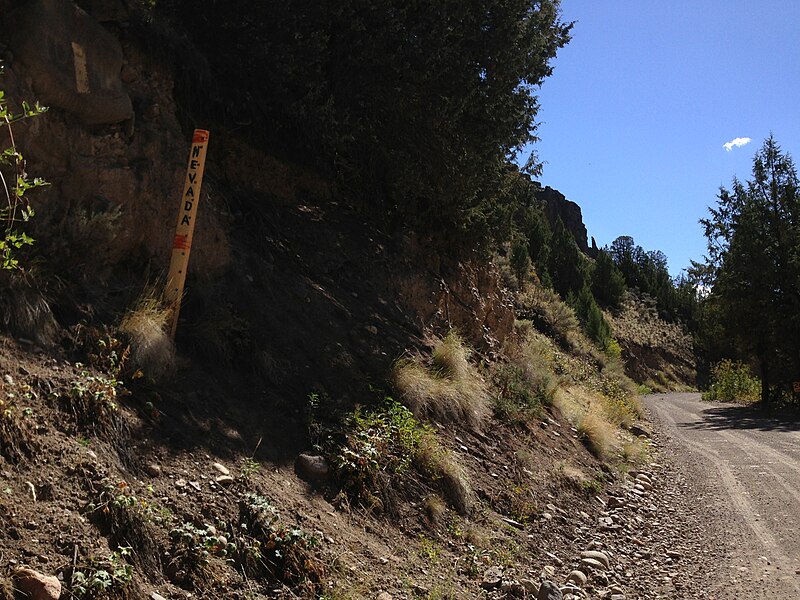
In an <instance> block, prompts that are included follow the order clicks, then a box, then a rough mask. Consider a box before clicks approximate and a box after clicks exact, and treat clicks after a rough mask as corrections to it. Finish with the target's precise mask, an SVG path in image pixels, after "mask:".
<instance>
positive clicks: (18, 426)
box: [0, 385, 36, 464]
mask: <svg viewBox="0 0 800 600" xmlns="http://www.w3.org/2000/svg"><path fill="white" fill-rule="evenodd" d="M30 393H31V392H30V388H29V387H28V386H25V385H23V386H21V387H20V388H15V389H9V388H6V389H5V391H4V392H0V456H3V457H4V458H5V459H6V460H8V461H9V462H11V463H12V464H16V463H19V462H20V461H22V460H23V459H24V458H26V457H29V456H31V455H32V454H33V452H34V451H35V449H36V442H35V438H34V436H33V426H32V422H33V419H32V417H33V413H32V411H30V409H28V408H26V407H24V406H20V405H19V400H20V394H22V395H23V397H24V395H25V394H30Z"/></svg>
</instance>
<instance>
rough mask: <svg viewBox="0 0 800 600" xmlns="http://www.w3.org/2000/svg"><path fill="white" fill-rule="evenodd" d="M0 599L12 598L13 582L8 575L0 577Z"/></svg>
mask: <svg viewBox="0 0 800 600" xmlns="http://www.w3.org/2000/svg"><path fill="white" fill-rule="evenodd" d="M0 600H14V584H13V583H11V579H9V578H8V577H5V576H2V577H0Z"/></svg>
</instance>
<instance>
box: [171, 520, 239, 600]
mask: <svg viewBox="0 0 800 600" xmlns="http://www.w3.org/2000/svg"><path fill="white" fill-rule="evenodd" d="M169 537H170V541H171V545H170V549H169V551H168V555H169V563H168V564H167V568H166V571H167V574H168V575H169V576H170V578H171V579H172V580H173V581H175V582H176V583H179V584H181V585H188V586H190V587H192V588H193V589H204V588H206V587H207V586H208V585H210V584H211V582H213V580H214V572H215V569H214V566H213V565H212V562H211V561H212V559H213V558H215V557H216V558H221V559H227V558H228V556H229V555H230V554H231V553H232V552H234V551H235V549H236V548H235V546H234V545H232V544H230V543H229V542H228V539H227V537H225V536H224V535H220V534H219V533H218V532H217V528H216V527H214V526H213V525H203V526H201V527H198V526H197V525H195V524H194V523H191V522H184V523H181V524H180V525H178V526H177V527H175V528H173V529H172V530H171V531H170V532H169Z"/></svg>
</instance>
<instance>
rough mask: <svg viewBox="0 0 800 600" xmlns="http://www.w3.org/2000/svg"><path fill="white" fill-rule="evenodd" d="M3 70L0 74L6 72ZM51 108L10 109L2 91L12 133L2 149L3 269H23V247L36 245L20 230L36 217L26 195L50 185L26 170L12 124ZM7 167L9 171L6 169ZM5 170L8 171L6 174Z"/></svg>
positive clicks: (5, 124) (3, 123)
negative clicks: (21, 259)
mask: <svg viewBox="0 0 800 600" xmlns="http://www.w3.org/2000/svg"><path fill="white" fill-rule="evenodd" d="M1 69H2V67H0V73H2V70H1ZM46 110H47V109H46V108H45V107H43V106H40V105H39V103H38V102H37V103H35V104H34V105H33V106H31V105H30V104H28V102H22V109H21V111H19V112H14V111H13V110H11V109H10V108H9V106H8V102H7V100H6V97H5V92H4V91H3V90H0V130H2V129H5V130H6V132H7V134H8V140H9V141H8V144H9V145H8V147H6V148H4V149H2V150H0V184H2V188H3V193H4V194H5V200H6V205H5V206H3V207H0V221H2V225H0V227H2V231H1V232H0V269H6V270H8V269H16V268H18V267H19V259H18V258H17V251H18V250H19V249H20V248H22V247H23V246H29V245H31V244H33V241H34V240H33V238H32V237H30V236H29V235H28V234H27V233H25V232H24V231H20V230H19V229H18V226H19V224H20V223H24V222H27V221H28V220H29V219H30V218H31V217H33V215H34V211H33V208H32V207H31V206H30V204H29V203H28V200H27V198H26V193H27V192H29V191H31V190H33V189H35V188H38V187H42V186H45V185H47V183H46V182H45V181H44V180H42V179H40V178H38V177H35V178H31V177H29V176H28V174H27V173H26V171H25V159H24V158H23V156H22V154H21V153H20V152H19V150H18V149H17V145H16V141H15V139H14V133H13V130H12V128H11V125H12V123H16V122H18V121H21V120H22V119H27V118H29V117H34V116H36V115H39V114H41V113H43V112H45V111H46ZM2 167H5V170H4V169H3V168H2ZM4 171H5V172H4Z"/></svg>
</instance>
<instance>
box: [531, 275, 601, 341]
mask: <svg viewBox="0 0 800 600" xmlns="http://www.w3.org/2000/svg"><path fill="white" fill-rule="evenodd" d="M517 303H518V304H519V307H518V309H519V310H518V312H519V313H520V314H521V315H523V316H524V317H525V318H529V319H530V320H531V321H533V323H534V324H535V325H536V327H537V328H538V329H540V330H541V331H543V332H544V333H545V334H546V335H548V336H549V337H551V338H553V339H554V340H556V341H557V342H558V344H559V345H560V346H561V347H562V348H564V349H567V350H574V349H577V348H580V347H583V346H584V344H583V343H582V340H583V338H584V337H585V336H584V335H583V331H582V330H581V325H580V322H579V321H578V317H577V316H576V315H575V311H574V310H572V308H570V307H569V306H567V304H566V303H565V302H564V301H563V300H562V299H561V296H559V295H558V293H557V292H555V291H554V290H551V289H549V288H546V287H544V286H541V285H537V286H531V287H530V288H529V289H528V290H527V291H526V292H524V293H522V294H520V295H519V296H518V297H517ZM590 345H591V344H590Z"/></svg>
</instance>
